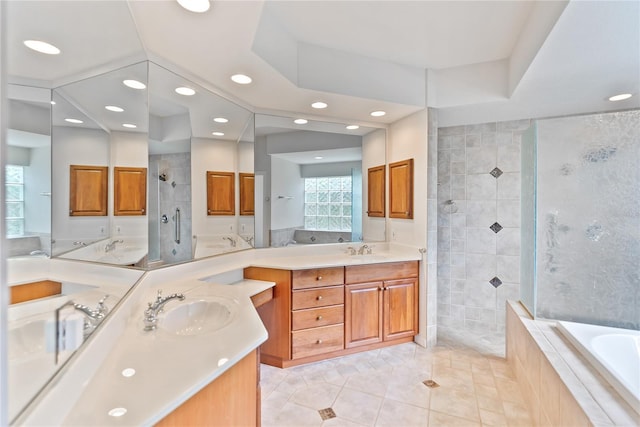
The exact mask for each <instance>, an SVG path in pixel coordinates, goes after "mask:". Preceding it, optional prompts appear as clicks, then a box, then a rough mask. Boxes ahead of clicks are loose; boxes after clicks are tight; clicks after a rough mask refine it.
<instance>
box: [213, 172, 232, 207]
mask: <svg viewBox="0 0 640 427" xmlns="http://www.w3.org/2000/svg"><path fill="white" fill-rule="evenodd" d="M235 188H236V187H235V173H234V172H212V171H207V215H235V214H236V199H235Z"/></svg>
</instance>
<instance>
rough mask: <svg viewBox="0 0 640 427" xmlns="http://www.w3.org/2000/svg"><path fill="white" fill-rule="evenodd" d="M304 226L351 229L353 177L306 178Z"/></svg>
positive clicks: (323, 228) (335, 229)
mask: <svg viewBox="0 0 640 427" xmlns="http://www.w3.org/2000/svg"><path fill="white" fill-rule="evenodd" d="M304 202H305V203H304V228H306V229H308V230H330V231H351V177H350V176H336V177H323V178H305V179H304Z"/></svg>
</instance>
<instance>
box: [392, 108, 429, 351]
mask: <svg viewBox="0 0 640 427" xmlns="http://www.w3.org/2000/svg"><path fill="white" fill-rule="evenodd" d="M427 143H428V114H427V110H422V111H419V112H417V113H414V114H412V115H410V116H407V117H405V118H404V119H401V120H399V121H397V122H395V123H392V124H391V126H390V127H389V138H388V140H387V154H388V156H387V163H393V162H397V161H401V160H406V159H413V219H397V218H389V219H388V220H387V225H388V227H387V236H389V240H391V241H394V242H398V243H403V244H407V245H413V246H417V247H419V248H426V247H427V163H428V161H427V160H428V159H427ZM387 188H389V180H388V169H387ZM388 198H389V194H387V200H388ZM388 205H389V203H388V202H387V206H388ZM419 316H420V317H419V332H418V336H417V337H416V341H417V342H418V343H420V344H422V345H426V344H427V342H430V343H432V342H434V341H435V338H434V337H432V336H428V335H433V334H435V333H436V329H435V328H429V326H431V325H428V324H427V266H426V263H424V262H423V263H421V268H420V299H419Z"/></svg>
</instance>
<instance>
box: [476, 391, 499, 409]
mask: <svg viewBox="0 0 640 427" xmlns="http://www.w3.org/2000/svg"><path fill="white" fill-rule="evenodd" d="M476 399H477V400H478V408H479V409H484V410H486V411H491V412H497V413H500V414H501V413H503V412H504V409H503V401H502V399H500V398H499V397H491V396H482V395H479V394H477V395H476Z"/></svg>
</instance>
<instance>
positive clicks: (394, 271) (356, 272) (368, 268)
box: [344, 261, 418, 283]
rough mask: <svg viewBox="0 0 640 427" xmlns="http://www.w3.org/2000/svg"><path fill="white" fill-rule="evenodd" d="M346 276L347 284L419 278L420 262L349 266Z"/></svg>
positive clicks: (346, 269) (346, 268)
mask: <svg viewBox="0 0 640 427" xmlns="http://www.w3.org/2000/svg"><path fill="white" fill-rule="evenodd" d="M344 275H345V283H363V282H375V281H380V280H393V279H404V278H407V277H418V261H402V262H388V263H382V264H368V265H348V266H347V267H345V274H344Z"/></svg>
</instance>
